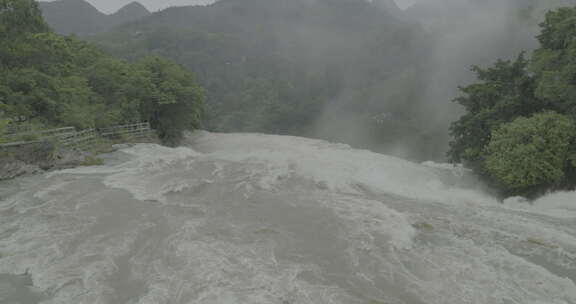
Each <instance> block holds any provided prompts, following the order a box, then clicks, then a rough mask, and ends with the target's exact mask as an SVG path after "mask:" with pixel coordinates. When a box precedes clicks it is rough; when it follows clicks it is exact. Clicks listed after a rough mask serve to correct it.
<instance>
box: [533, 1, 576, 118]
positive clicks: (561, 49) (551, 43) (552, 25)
mask: <svg viewBox="0 0 576 304" xmlns="http://www.w3.org/2000/svg"><path fill="white" fill-rule="evenodd" d="M541 28H542V33H541V34H540V35H539V36H538V40H539V41H540V45H541V47H540V48H539V49H537V50H536V51H535V52H534V55H533V56H532V61H533V64H532V70H533V72H534V73H535V77H536V78H537V81H538V86H537V88H536V91H535V93H536V96H538V98H541V99H542V100H543V101H545V102H546V103H548V104H550V105H551V106H552V107H553V108H554V109H555V110H557V111H559V112H561V113H567V114H569V115H572V116H573V117H576V82H574V80H575V79H576V55H575V54H576V39H575V38H576V7H573V8H560V9H558V10H556V11H550V12H548V14H547V15H546V20H545V21H544V22H543V23H542V24H541Z"/></svg>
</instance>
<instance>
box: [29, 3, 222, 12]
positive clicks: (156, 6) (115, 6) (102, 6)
mask: <svg viewBox="0 0 576 304" xmlns="http://www.w3.org/2000/svg"><path fill="white" fill-rule="evenodd" d="M40 1H54V0H40ZM86 1H88V2H90V3H91V4H92V5H94V7H96V8H97V9H98V10H99V11H101V12H103V13H106V14H111V13H114V12H116V11H117V10H119V9H120V8H122V7H123V6H124V5H126V4H128V3H130V2H134V1H136V2H140V3H141V4H143V5H144V6H145V7H146V8H148V10H149V11H151V12H155V11H158V10H161V9H165V8H167V7H170V6H186V5H197V4H208V3H211V2H214V1H212V0H86Z"/></svg>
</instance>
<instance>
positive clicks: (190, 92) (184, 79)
mask: <svg viewBox="0 0 576 304" xmlns="http://www.w3.org/2000/svg"><path fill="white" fill-rule="evenodd" d="M140 65H141V66H142V68H143V69H144V70H145V71H146V72H147V73H148V75H149V78H150V80H151V85H152V86H151V87H150V88H149V90H150V92H149V96H148V97H147V98H146V100H145V102H143V103H142V115H143V117H145V118H147V120H148V121H150V123H151V125H152V126H153V127H154V128H155V129H156V130H157V131H158V134H159V136H160V138H162V140H163V141H164V143H165V144H168V145H176V144H178V143H179V142H180V140H181V139H182V132H183V131H185V130H192V129H196V128H198V127H199V126H200V117H201V115H202V104H203V100H204V96H203V91H202V89H201V88H200V87H199V86H198V85H197V84H196V82H195V81H194V77H193V75H192V74H191V73H190V72H188V71H186V70H185V69H184V68H182V67H181V66H179V65H177V64H175V63H172V62H170V61H167V60H163V59H161V58H159V57H149V58H146V59H144V60H143V61H142V62H141V63H140Z"/></svg>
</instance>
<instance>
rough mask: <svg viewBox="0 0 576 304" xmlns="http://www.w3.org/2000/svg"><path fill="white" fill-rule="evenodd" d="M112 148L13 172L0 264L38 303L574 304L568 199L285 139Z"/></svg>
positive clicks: (2, 206)
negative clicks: (488, 188)
mask: <svg viewBox="0 0 576 304" xmlns="http://www.w3.org/2000/svg"><path fill="white" fill-rule="evenodd" d="M116 155H117V156H118V159H120V158H122V159H124V158H126V157H125V156H122V157H121V155H128V156H129V157H127V158H126V159H127V160H126V161H123V162H111V163H110V164H107V165H105V166H99V167H85V168H76V169H69V170H63V171H58V172H54V173H51V174H49V175H46V176H44V177H34V178H28V179H21V180H19V183H20V185H21V187H22V188H21V191H19V192H17V193H14V192H13V191H11V192H10V194H9V195H8V197H5V198H2V200H1V201H0V216H2V218H4V219H6V220H3V221H2V222H1V223H0V274H1V273H10V274H18V273H24V272H25V271H26V269H29V271H30V273H31V274H32V278H33V282H34V285H35V286H36V288H37V289H39V290H41V291H42V293H43V299H44V300H43V301H44V302H43V303H103V304H104V303H142V304H144V303H202V304H204V303H206V304H209V303H224V304H228V303H262V304H264V303H266V304H268V303H279V304H296V303H352V304H353V303H399V304H413V303H414V304H421V303H427V304H434V303H438V304H445V303H448V304H449V303H454V304H456V303H458V304H460V303H478V304H484V303H485V304H492V303H534V304H536V303H558V304H574V303H576V284H575V282H576V222H575V219H576V206H575V204H574V203H573V202H575V201H576V193H573V192H565V193H555V194H551V195H548V196H546V197H544V198H542V199H540V200H538V201H536V202H534V203H533V204H529V203H527V202H523V201H521V200H519V199H510V200H507V201H506V202H505V203H504V204H502V203H500V202H498V201H497V200H495V199H494V198H492V197H490V196H489V195H487V194H485V193H484V192H482V190H481V188H478V187H477V185H478V183H477V181H476V180H475V178H474V176H473V175H472V173H471V172H469V171H468V170H466V169H464V168H462V167H454V166H450V165H445V164H435V163H430V162H428V163H424V164H415V163H411V162H408V161H405V160H402V159H398V158H394V157H389V156H385V155H380V154H376V153H372V152H369V151H363V150H355V149H352V148H350V147H349V146H346V145H341V144H332V143H328V142H324V141H320V140H312V139H305V138H298V137H287V136H271V135H261V134H213V133H207V132H200V133H196V134H193V135H190V136H188V138H187V144H186V145H185V146H184V147H180V148H167V147H161V146H158V145H153V144H140V145H135V146H133V147H128V148H125V149H123V150H122V151H120V152H117V153H116ZM0 283H1V282H0ZM1 293H2V290H1V289H0V299H1Z"/></svg>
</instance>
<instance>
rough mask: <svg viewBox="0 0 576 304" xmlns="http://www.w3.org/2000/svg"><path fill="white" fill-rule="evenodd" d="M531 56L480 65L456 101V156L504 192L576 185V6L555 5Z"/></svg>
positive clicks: (542, 190) (452, 153) (526, 193)
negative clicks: (460, 110)
mask: <svg viewBox="0 0 576 304" xmlns="http://www.w3.org/2000/svg"><path fill="white" fill-rule="evenodd" d="M540 27H541V33H540V35H539V36H538V37H537V38H538V41H539V43H540V47H539V48H538V49H537V50H536V51H535V52H534V53H533V54H532V56H531V58H526V56H525V55H524V54H521V55H520V56H519V57H518V58H517V59H516V60H511V61H503V60H499V61H498V62H497V63H496V64H495V65H494V66H492V67H489V68H480V67H474V70H475V71H476V73H477V75H478V79H479V81H478V82H477V83H474V84H472V85H470V86H467V87H464V88H461V91H462V95H461V96H460V97H459V98H458V99H457V100H456V101H457V102H458V103H460V104H461V105H462V106H464V108H465V109H466V114H465V115H463V116H462V117H461V118H460V120H458V121H457V122H455V123H454V124H453V125H452V128H451V131H452V135H453V136H454V140H453V141H452V143H451V149H450V152H449V155H450V157H451V159H452V160H453V161H455V162H464V163H465V164H467V165H469V166H470V167H472V168H473V169H475V170H476V171H477V172H478V173H479V174H481V175H482V176H483V177H484V178H485V179H486V180H487V181H488V182H489V183H490V184H491V185H493V186H496V187H497V189H499V190H500V192H501V193H502V194H503V195H506V196H509V195H523V196H527V197H532V198H533V197H537V196H539V195H541V194H543V193H545V192H546V191H549V190H560V189H574V187H575V186H576V8H561V9H558V10H555V11H551V12H549V13H548V14H547V15H546V19H545V21H544V22H543V23H541V24H540Z"/></svg>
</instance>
